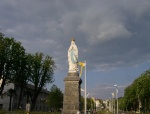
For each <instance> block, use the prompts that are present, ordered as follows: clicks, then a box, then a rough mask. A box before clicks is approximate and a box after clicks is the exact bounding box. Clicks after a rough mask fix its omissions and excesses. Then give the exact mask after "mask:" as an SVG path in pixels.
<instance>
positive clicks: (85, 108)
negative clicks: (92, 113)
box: [84, 60, 87, 114]
mask: <svg viewBox="0 0 150 114" xmlns="http://www.w3.org/2000/svg"><path fill="white" fill-rule="evenodd" d="M84 76H85V77H84V84H85V85H84V89H85V91H84V92H85V93H84V98H85V100H84V114H86V110H87V106H86V104H87V103H86V100H87V99H86V60H85V74H84Z"/></svg>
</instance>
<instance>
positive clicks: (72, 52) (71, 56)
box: [68, 38, 78, 72]
mask: <svg viewBox="0 0 150 114" xmlns="http://www.w3.org/2000/svg"><path fill="white" fill-rule="evenodd" d="M68 63H69V72H78V48H77V46H76V44H75V39H74V38H72V40H71V45H70V47H69V49H68Z"/></svg>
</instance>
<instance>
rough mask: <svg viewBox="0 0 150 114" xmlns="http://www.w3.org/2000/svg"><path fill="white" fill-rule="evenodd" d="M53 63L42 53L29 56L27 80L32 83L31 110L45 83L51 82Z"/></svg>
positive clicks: (50, 58)
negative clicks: (29, 74)
mask: <svg viewBox="0 0 150 114" xmlns="http://www.w3.org/2000/svg"><path fill="white" fill-rule="evenodd" d="M54 69H55V63H54V61H53V59H52V57H50V56H46V57H45V56H44V54H43V53H36V54H35V55H31V56H30V71H29V72H30V73H31V76H30V79H29V81H30V82H31V83H32V84H33V85H34V91H33V95H32V98H31V101H32V105H31V110H34V107H35V104H36V100H37V98H38V96H39V94H40V92H41V90H42V88H43V87H44V86H45V85H46V84H47V83H52V82H53V74H54Z"/></svg>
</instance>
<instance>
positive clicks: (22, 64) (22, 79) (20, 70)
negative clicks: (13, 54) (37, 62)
mask: <svg viewBox="0 0 150 114" xmlns="http://www.w3.org/2000/svg"><path fill="white" fill-rule="evenodd" d="M18 56H20V57H19V58H20V59H15V60H14V67H13V69H15V71H16V73H15V76H14V77H13V82H14V83H15V84H17V85H19V87H20V93H19V100H18V109H19V107H20V104H21V99H22V95H23V91H24V89H25V87H26V84H27V82H28V80H29V77H30V72H29V71H30V69H29V68H30V62H29V61H30V60H29V59H30V55H29V54H25V52H23V54H22V55H18Z"/></svg>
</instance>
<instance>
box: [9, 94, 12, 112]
mask: <svg viewBox="0 0 150 114" xmlns="http://www.w3.org/2000/svg"><path fill="white" fill-rule="evenodd" d="M11 101H12V92H11V93H10V99H9V111H11Z"/></svg>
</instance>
